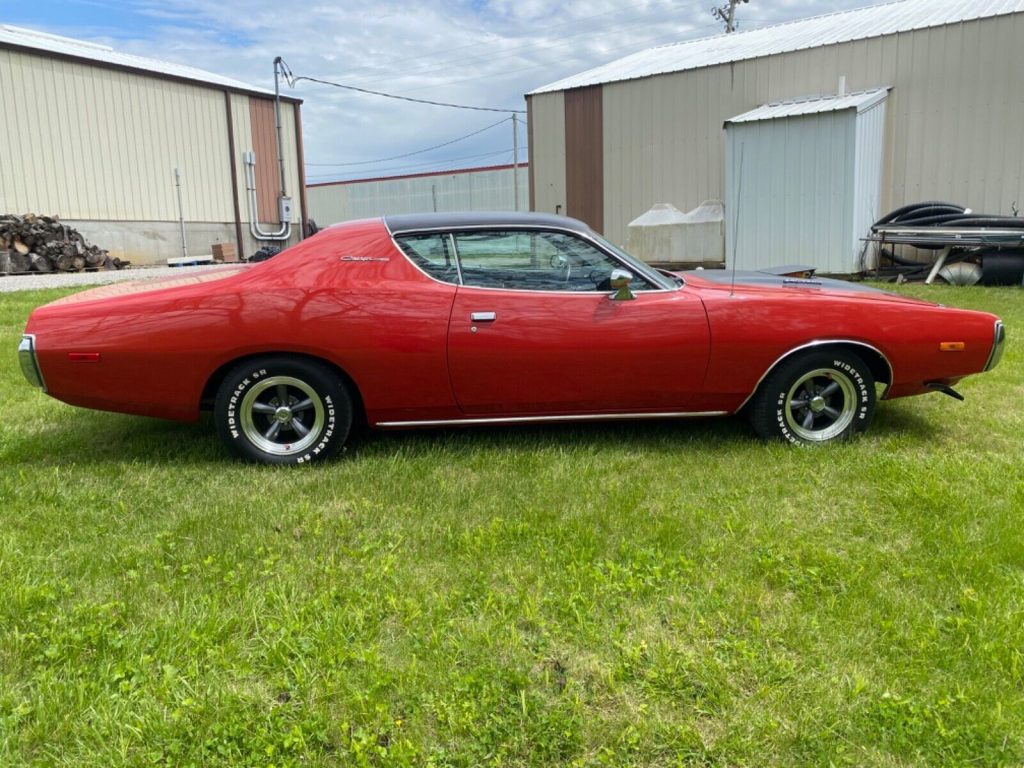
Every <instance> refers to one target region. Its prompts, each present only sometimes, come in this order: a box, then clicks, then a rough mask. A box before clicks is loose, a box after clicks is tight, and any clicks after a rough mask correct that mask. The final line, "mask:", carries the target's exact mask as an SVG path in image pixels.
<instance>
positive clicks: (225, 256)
mask: <svg viewBox="0 0 1024 768" xmlns="http://www.w3.org/2000/svg"><path fill="white" fill-rule="evenodd" d="M212 249H213V260H214V261H238V253H237V252H236V251H235V244H234V243H217V244H215V245H214V246H212Z"/></svg>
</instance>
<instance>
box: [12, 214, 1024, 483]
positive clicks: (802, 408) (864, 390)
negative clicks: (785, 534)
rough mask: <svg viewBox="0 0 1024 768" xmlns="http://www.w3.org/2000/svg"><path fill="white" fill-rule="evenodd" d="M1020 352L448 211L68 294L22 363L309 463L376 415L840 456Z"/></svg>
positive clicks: (848, 299) (269, 458) (881, 305)
mask: <svg viewBox="0 0 1024 768" xmlns="http://www.w3.org/2000/svg"><path fill="white" fill-rule="evenodd" d="M1004 339H1005V334H1004V330H1003V325H1002V323H1001V322H1000V321H999V319H998V318H996V317H995V316H993V315H990V314H986V313H983V312H972V311H966V310H960V309H951V308H948V307H943V306H938V305H936V304H931V303H928V302H924V301H917V300H914V299H909V298H904V297H901V296H895V295H891V294H888V293H885V292H883V291H879V290H875V289H872V288H867V287H864V286H861V285H857V284H854V283H847V282H841V281H837V280H828V279H817V278H813V277H812V278H810V279H807V278H800V277H797V278H794V277H786V276H783V275H777V274H766V273H760V272H756V273H737V274H733V273H731V272H728V271H697V272H686V273H679V274H676V273H672V272H665V271H661V270H656V269H653V268H651V267H650V266H648V265H646V264H644V263H642V262H640V261H638V260H636V259H634V258H632V257H630V256H629V255H627V254H625V253H623V252H622V251H621V250H619V249H618V248H616V247H615V246H614V245H612V244H611V243H609V242H607V241H605V240H603V239H602V238H601V237H599V236H598V235H596V234H595V233H594V232H592V231H591V230H590V229H588V228H587V227H586V225H584V224H582V223H580V222H578V221H574V220H572V219H566V218H562V217H558V216H549V215H542V214H430V215H410V216H388V217H385V218H383V219H374V220H366V221H357V222H351V223H346V224H341V225H337V226H334V227H331V228H330V229H327V230H325V231H324V232H322V233H320V234H319V235H317V236H315V237H312V238H310V239H308V240H305V241H303V242H302V243H300V244H299V245H296V246H294V247H292V248H290V249H288V250H287V251H285V252H283V253H281V254H280V255H278V256H276V257H274V258H273V259H271V260H269V261H266V262H263V263H260V264H256V265H243V266H239V267H234V268H231V267H226V268H224V269H223V270H221V271H216V272H209V273H204V274H202V275H199V276H191V277H188V276H186V277H182V278H181V279H172V280H162V281H140V282H136V283H130V284H124V283H122V284H119V285H113V286H106V287H101V288H95V289H93V290H89V291H86V292H84V293H79V294H76V295H72V296H69V297H67V298H64V299H60V300H58V301H55V302H53V303H51V304H47V305H46V306H43V307H40V308H39V309H37V310H35V311H34V312H33V313H32V316H31V317H30V318H29V321H28V326H27V328H26V331H25V336H24V338H23V340H22V342H21V346H20V348H19V353H20V359H21V365H22V368H23V370H24V372H25V375H26V376H27V378H28V379H29V381H30V382H31V383H32V384H34V385H35V386H37V387H40V388H42V389H43V390H44V391H46V392H48V393H49V394H50V395H51V396H53V397H55V398H57V399H59V400H63V401H64V402H67V403H71V404H72V405H79V406H84V407H87V408H98V409H102V410H108V411H119V412H123V413H134V414H141V415H144V416H158V417H163V418H168V419H178V420H182V421H191V420H195V419H196V418H197V417H198V416H199V413H200V411H201V410H203V409H210V408H212V410H213V413H214V419H215V422H216V426H217V431H218V433H219V434H220V436H221V438H222V439H223V440H224V442H225V443H226V444H227V445H228V446H229V447H230V448H232V449H233V450H234V451H235V452H237V453H238V454H239V455H241V456H242V457H244V458H247V459H252V460H256V461H261V462H267V463H276V464H301V463H304V462H308V461H315V460H319V459H324V458H326V457H328V456H331V455H332V454H334V453H335V452H337V451H338V449H339V448H340V447H341V446H342V445H343V444H344V442H345V440H346V438H347V437H348V435H349V430H350V428H351V426H352V424H353V422H354V421H356V420H362V421H365V422H366V423H367V424H368V425H369V426H371V427H380V428H398V427H420V426H455V425H458V426H462V425H471V424H511V423H521V422H545V421H569V420H591V419H644V418H677V417H691V416H718V415H724V414H731V413H735V412H737V411H739V410H741V409H744V408H745V409H746V410H747V411H748V412H749V415H750V419H751V421H752V423H753V426H754V429H755V430H756V431H757V432H758V433H759V434H760V435H762V436H763V437H767V438H783V439H786V440H789V441H791V442H794V443H826V442H830V441H834V440H839V439H843V438H846V437H848V436H850V435H852V434H854V433H857V432H860V431H862V430H864V429H865V428H866V427H867V426H868V423H869V422H870V420H871V416H872V412H873V411H874V407H875V400H876V396H880V397H881V398H882V399H891V398H895V397H905V396H907V395H917V394H921V393H924V392H928V391H932V390H939V391H943V392H946V393H947V394H953V395H954V396H958V395H956V393H955V392H954V391H953V390H952V385H954V384H955V383H956V382H957V381H959V380H960V379H962V378H963V377H965V376H968V375H970V374H974V373H980V372H981V371H987V370H989V369H991V368H992V367H993V366H995V365H996V363H997V362H998V361H999V358H1000V356H1001V354H1002V351H1003V346H1004ZM876 386H877V387H878V388H879V389H880V393H878V392H876Z"/></svg>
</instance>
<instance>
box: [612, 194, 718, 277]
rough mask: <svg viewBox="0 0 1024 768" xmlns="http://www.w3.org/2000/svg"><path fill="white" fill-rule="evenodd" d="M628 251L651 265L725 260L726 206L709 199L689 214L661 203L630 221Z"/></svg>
mask: <svg viewBox="0 0 1024 768" xmlns="http://www.w3.org/2000/svg"><path fill="white" fill-rule="evenodd" d="M627 232H628V234H627V235H626V250H627V251H629V252H630V253H631V254H633V255H634V256H636V257H637V258H640V259H643V260H644V261H646V262H647V263H649V264H681V263H683V262H686V263H691V264H692V263H705V264H715V263H720V262H722V261H724V260H725V206H724V205H722V202H721V201H720V200H707V201H705V202H703V203H701V204H700V205H699V206H697V207H696V208H694V209H693V210H692V211H690V212H689V213H683V212H682V211H680V210H679V209H678V208H676V207H675V206H673V205H670V204H669V203H658V204H656V205H655V206H654V207H653V208H651V209H650V210H649V211H647V213H645V214H643V215H641V216H638V217H637V218H635V219H633V221H631V222H630V223H629V227H628V230H627Z"/></svg>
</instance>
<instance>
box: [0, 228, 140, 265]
mask: <svg viewBox="0 0 1024 768" xmlns="http://www.w3.org/2000/svg"><path fill="white" fill-rule="evenodd" d="M127 266H129V262H127V261H122V260H121V259H116V258H115V259H112V258H110V255H109V254H108V253H107V252H106V251H104V250H103V249H102V248H98V247H96V246H95V245H89V244H88V243H86V242H85V238H84V237H82V235H81V233H79V232H78V231H77V230H75V229H73V228H72V227H69V226H67V225H66V224H62V223H61V221H60V219H58V218H57V217H56V216H37V215H35V214H34V213H28V214H25V215H24V216H14V215H11V214H8V215H0V274H18V273H20V272H82V271H84V270H89V271H92V270H97V269H123V268H124V267H127Z"/></svg>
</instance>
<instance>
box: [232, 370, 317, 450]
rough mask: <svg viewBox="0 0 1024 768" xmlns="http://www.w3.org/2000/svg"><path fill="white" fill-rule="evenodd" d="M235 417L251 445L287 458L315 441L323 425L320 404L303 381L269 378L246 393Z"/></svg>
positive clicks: (277, 377) (276, 377) (278, 377)
mask: <svg viewBox="0 0 1024 768" xmlns="http://www.w3.org/2000/svg"><path fill="white" fill-rule="evenodd" d="M239 416H240V420H241V427H242V432H243V433H245V436H246V438H248V440H249V441H250V442H251V443H252V444H253V445H255V446H256V447H257V448H259V449H260V450H261V451H266V452H267V453H269V454H273V455H277V456H288V455H290V454H293V453H301V452H302V451H305V450H306V449H307V448H309V447H310V446H311V445H312V444H313V443H314V442H315V441H316V440H317V438H318V436H319V435H320V431H321V430H322V429H323V426H324V403H323V400H321V399H320V396H319V395H318V394H317V393H316V391H315V390H314V389H313V388H312V387H311V386H310V385H309V384H307V383H306V382H304V381H301V380H299V379H296V378H293V377H291V376H271V377H269V378H266V379H263V380H262V381H260V382H259V383H258V384H256V385H254V386H253V387H252V389H250V390H249V391H248V392H246V394H245V397H244V398H243V399H242V404H241V407H240V408H239Z"/></svg>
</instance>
